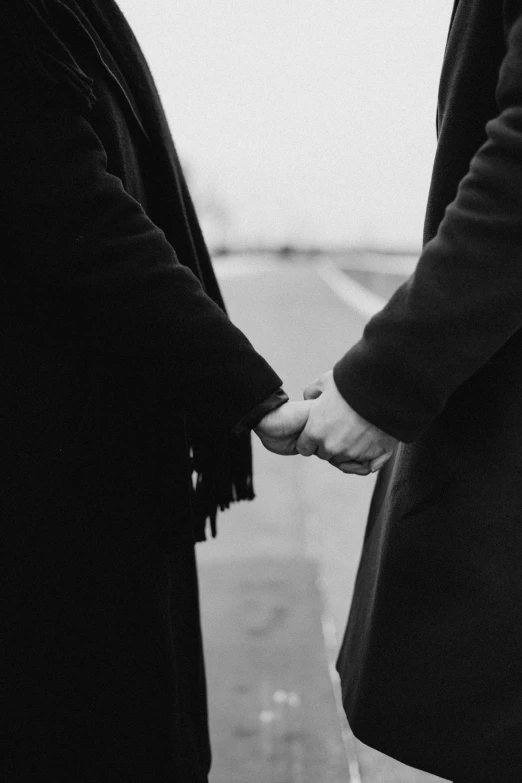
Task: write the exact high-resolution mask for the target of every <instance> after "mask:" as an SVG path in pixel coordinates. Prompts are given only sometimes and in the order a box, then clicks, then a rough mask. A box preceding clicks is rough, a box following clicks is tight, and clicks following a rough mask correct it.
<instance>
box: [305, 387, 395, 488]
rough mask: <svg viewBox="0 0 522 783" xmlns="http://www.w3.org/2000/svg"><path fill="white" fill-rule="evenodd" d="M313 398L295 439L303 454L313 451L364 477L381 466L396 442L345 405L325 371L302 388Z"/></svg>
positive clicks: (343, 468) (341, 468)
mask: <svg viewBox="0 0 522 783" xmlns="http://www.w3.org/2000/svg"><path fill="white" fill-rule="evenodd" d="M304 398H305V400H309V401H310V400H314V402H313V403H312V406H313V407H312V409H311V411H310V415H309V417H308V422H307V424H306V426H305V428H304V430H303V432H302V433H301V435H300V436H299V439H298V441H297V451H298V452H299V453H300V454H302V455H303V456H305V457H310V456H311V455H312V454H316V455H317V456H318V457H320V458H321V459H324V460H328V461H329V462H331V464H332V465H334V466H335V467H337V468H339V469H340V470H342V471H343V473H356V474H358V475H360V476H366V475H368V473H370V472H375V471H376V470H379V469H380V468H382V466H383V465H384V464H385V463H386V462H387V461H388V459H389V458H390V457H391V455H392V454H393V450H394V448H395V446H396V445H397V443H398V441H397V440H396V439H395V438H393V437H392V436H391V435H387V434H386V433H385V432H383V431H382V430H380V429H379V428H378V427H375V426H374V425H373V424H370V422H368V421H366V419H363V418H362V416H359V414H358V413H357V412H356V411H354V410H353V408H351V407H350V405H348V403H347V402H346V400H345V399H344V397H343V396H342V395H341V394H340V392H339V390H338V389H337V386H336V385H335V381H334V378H333V372H332V371H330V372H327V373H325V374H324V375H322V376H321V377H320V378H318V379H317V380H316V381H314V382H313V383H311V384H309V385H308V386H307V387H306V389H305V390H304Z"/></svg>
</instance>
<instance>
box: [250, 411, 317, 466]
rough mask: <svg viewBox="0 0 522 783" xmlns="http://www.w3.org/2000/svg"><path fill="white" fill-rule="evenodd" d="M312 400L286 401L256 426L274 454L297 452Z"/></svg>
mask: <svg viewBox="0 0 522 783" xmlns="http://www.w3.org/2000/svg"><path fill="white" fill-rule="evenodd" d="M311 407H312V402H311V401H310V402H309V401H304V402H301V401H300V400H299V401H297V402H285V403H284V404H283V405H281V406H280V407H279V408H276V409H275V410H273V411H271V412H270V413H268V414H267V415H266V416H265V417H264V418H263V419H261V421H260V422H259V424H258V425H257V427H255V428H254V432H255V433H256V435H258V436H259V438H260V440H261V442H262V444H263V446H264V447H265V448H266V449H268V451H272V452H273V453H274V454H281V455H284V456H289V455H293V454H297V453H298V451H297V449H296V443H297V438H298V437H299V435H300V434H301V432H302V430H303V427H304V426H305V424H306V422H307V419H308V414H309V412H310V409H311Z"/></svg>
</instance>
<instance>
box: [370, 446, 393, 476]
mask: <svg viewBox="0 0 522 783" xmlns="http://www.w3.org/2000/svg"><path fill="white" fill-rule="evenodd" d="M392 454H393V449H392V450H391V451H387V452H386V454H381V456H380V457H377V458H376V459H373V460H372V461H371V462H370V468H371V471H372V473H376V472H377V471H378V470H380V469H381V468H382V467H383V466H384V465H385V464H386V463H387V462H388V460H389V459H390V457H391V456H392Z"/></svg>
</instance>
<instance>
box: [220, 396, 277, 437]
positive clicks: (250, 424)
mask: <svg viewBox="0 0 522 783" xmlns="http://www.w3.org/2000/svg"><path fill="white" fill-rule="evenodd" d="M288 399H289V397H288V394H286V392H285V391H284V390H283V388H282V387H281V388H279V389H277V390H276V391H275V392H273V393H272V394H271V395H270V397H267V398H266V399H264V400H263V402H260V403H259V405H256V407H255V408H253V409H252V410H251V411H249V413H247V414H246V416H243V418H242V419H241V420H240V421H239V422H238V423H237V424H236V425H235V427H234V428H233V430H232V433H231V434H232V435H234V436H237V435H243V434H244V433H245V432H250V431H251V430H253V429H254V427H256V426H257V425H258V424H259V422H260V421H261V419H264V417H265V416H266V415H267V414H268V413H270V412H271V411H273V410H275V409H276V408H280V407H281V405H284V404H285V402H288Z"/></svg>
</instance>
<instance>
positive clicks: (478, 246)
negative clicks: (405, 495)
mask: <svg viewBox="0 0 522 783" xmlns="http://www.w3.org/2000/svg"><path fill="white" fill-rule="evenodd" d="M520 5H521V4H520V3H517V6H518V11H517V12H516V13H513V14H512V18H511V22H510V25H509V30H508V31H507V33H508V47H507V54H506V57H505V60H504V62H503V64H502V68H501V71H500V76H499V81H498V87H497V95H496V97H497V103H498V109H499V113H498V116H497V117H496V118H495V119H493V120H492V121H491V122H489V123H488V125H487V127H486V130H487V140H486V142H485V143H484V145H483V146H482V147H481V148H480V149H479V150H478V151H477V153H476V155H475V156H474V158H473V160H472V161H471V165H470V169H469V172H468V174H467V175H466V177H465V178H464V179H463V180H462V182H461V183H460V186H459V189H458V193H457V196H456V198H455V200H454V201H453V203H452V204H451V205H450V206H449V207H448V208H447V210H446V213H445V216H444V219H443V221H442V223H441V225H440V228H439V231H438V234H437V235H436V237H435V238H434V239H433V240H432V241H431V242H429V243H428V244H427V245H426V246H425V248H424V250H423V253H422V255H421V257H420V260H419V262H418V265H417V268H416V270H415V272H414V274H413V275H412V277H411V278H410V279H409V280H408V281H407V282H406V283H405V284H404V285H403V286H402V287H401V288H399V290H398V291H397V292H396V293H395V295H394V296H393V297H392V298H391V300H390V301H389V302H388V304H387V305H386V307H385V308H384V309H383V310H382V311H381V312H380V313H378V314H377V315H376V316H375V317H374V318H373V319H372V320H371V321H370V322H369V323H368V325H367V326H366V329H365V331H364V333H363V337H362V339H361V340H360V341H359V342H358V343H357V344H356V345H355V346H354V347H353V348H352V349H351V350H350V351H348V353H347V354H346V355H345V356H344V357H343V358H342V359H341V360H340V361H339V362H338V363H337V364H336V366H335V368H334V378H335V381H336V384H337V386H338V388H339V390H340V392H341V394H342V395H343V396H344V397H345V399H346V400H347V402H348V403H349V404H350V405H351V406H353V408H354V409H355V410H356V411H357V412H358V413H359V414H360V415H362V416H363V417H364V418H366V419H367V420H368V421H370V422H372V423H373V424H375V425H376V426H378V427H380V428H381V429H383V430H384V431H385V432H388V433H390V434H391V435H393V436H395V437H397V438H399V439H400V440H402V441H405V442H408V441H412V440H414V439H415V438H416V437H417V436H418V435H419V434H420V433H421V432H422V431H423V430H424V429H425V428H426V427H427V426H428V425H429V423H430V422H431V420H432V419H433V418H434V417H435V416H436V415H437V414H438V413H439V412H440V411H441V410H442V409H443V407H444V405H445V403H446V401H447V400H448V398H449V396H450V395H451V394H452V393H453V392H454V391H455V390H456V389H457V388H458V387H459V386H460V385H461V384H463V383H464V382H465V381H466V380H467V379H468V378H469V377H470V376H472V375H473V374H474V373H475V372H476V371H477V370H479V368H481V367H482V366H484V365H485V364H486V363H487V362H488V360H490V359H491V357H493V355H494V354H495V353H496V352H497V351H498V350H499V349H500V348H501V347H502V346H503V345H504V344H505V343H506V342H507V341H509V340H510V338H511V337H512V336H513V335H514V334H515V333H516V332H518V330H519V329H520V328H521V327H522V263H521V262H522V10H520Z"/></svg>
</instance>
